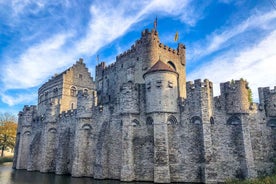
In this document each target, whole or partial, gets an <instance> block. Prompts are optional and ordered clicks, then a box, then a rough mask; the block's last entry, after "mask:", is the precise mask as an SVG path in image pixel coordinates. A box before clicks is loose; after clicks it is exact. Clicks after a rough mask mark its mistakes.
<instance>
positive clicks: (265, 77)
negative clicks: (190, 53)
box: [188, 31, 276, 100]
mask: <svg viewBox="0 0 276 184" xmlns="http://www.w3.org/2000/svg"><path fill="white" fill-rule="evenodd" d="M275 45H276V31H273V32H271V33H270V34H269V35H268V36H267V37H266V38H264V39H263V40H262V41H261V42H260V43H258V44H257V45H254V46H252V47H248V48H246V49H243V50H240V51H239V52H236V51H234V50H229V51H228V52H227V53H225V54H223V55H221V56H220V57H218V58H215V59H213V60H212V61H210V62H208V63H206V64H205V65H203V66H202V67H201V68H198V69H197V70H196V71H193V72H192V73H190V74H189V75H188V78H189V80H193V79H197V78H209V79H210V80H211V81H212V82H213V83H214V93H215V95H219V83H221V82H225V81H230V80H231V79H240V78H245V79H247V81H248V82H249V85H250V87H251V88H252V91H253V98H254V99H255V100H256V99H258V92H257V88H258V87H266V86H270V87H272V86H273V85H276V78H275V76H276V70H275V68H276V50H275Z"/></svg>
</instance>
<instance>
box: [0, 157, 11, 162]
mask: <svg viewBox="0 0 276 184" xmlns="http://www.w3.org/2000/svg"><path fill="white" fill-rule="evenodd" d="M12 161H13V157H0V164H2V163H5V162H12Z"/></svg>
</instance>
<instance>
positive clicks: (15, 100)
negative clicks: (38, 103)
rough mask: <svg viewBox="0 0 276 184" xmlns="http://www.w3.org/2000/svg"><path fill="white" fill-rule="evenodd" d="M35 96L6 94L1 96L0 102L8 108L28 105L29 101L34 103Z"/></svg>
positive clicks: (32, 94)
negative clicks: (23, 104)
mask: <svg viewBox="0 0 276 184" xmlns="http://www.w3.org/2000/svg"><path fill="white" fill-rule="evenodd" d="M36 97H37V94H36V93H31V94H19V95H13V96H10V95H6V94H1V98H2V101H3V102H4V103H6V104H8V105H9V106H13V105H16V104H19V103H22V102H24V103H28V102H31V101H34V99H36Z"/></svg>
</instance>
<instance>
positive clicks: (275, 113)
mask: <svg viewBox="0 0 276 184" xmlns="http://www.w3.org/2000/svg"><path fill="white" fill-rule="evenodd" d="M258 91H259V99H260V106H261V107H264V109H265V112H266V115H267V116H269V117H276V86H275V87H274V89H270V88H269V87H265V88H259V89H258Z"/></svg>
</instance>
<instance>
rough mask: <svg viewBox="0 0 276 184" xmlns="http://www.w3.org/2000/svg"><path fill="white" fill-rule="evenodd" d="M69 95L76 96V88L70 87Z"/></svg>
mask: <svg viewBox="0 0 276 184" xmlns="http://www.w3.org/2000/svg"><path fill="white" fill-rule="evenodd" d="M70 95H71V96H76V95H77V88H76V87H75V86H72V87H71V89H70Z"/></svg>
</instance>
